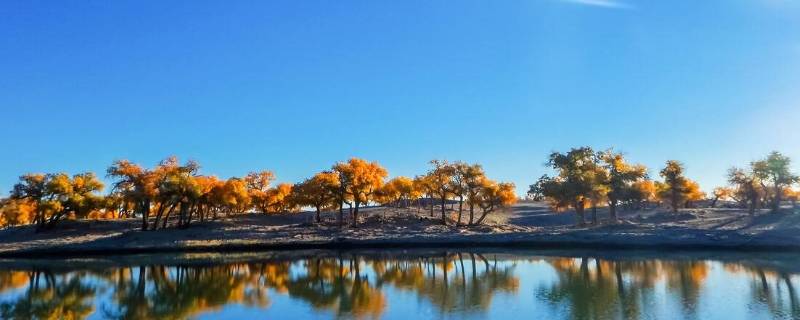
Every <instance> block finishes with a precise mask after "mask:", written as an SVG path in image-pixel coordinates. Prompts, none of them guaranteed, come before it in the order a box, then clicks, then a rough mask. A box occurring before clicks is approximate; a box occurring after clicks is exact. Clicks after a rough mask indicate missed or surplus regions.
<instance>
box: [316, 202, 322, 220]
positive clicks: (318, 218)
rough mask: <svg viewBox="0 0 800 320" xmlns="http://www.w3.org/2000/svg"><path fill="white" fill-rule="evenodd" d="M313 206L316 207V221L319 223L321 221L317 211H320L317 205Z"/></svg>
mask: <svg viewBox="0 0 800 320" xmlns="http://www.w3.org/2000/svg"><path fill="white" fill-rule="evenodd" d="M315 208H316V209H317V223H320V222H321V221H322V219H321V218H320V216H319V211H320V210H319V206H316V207H315Z"/></svg>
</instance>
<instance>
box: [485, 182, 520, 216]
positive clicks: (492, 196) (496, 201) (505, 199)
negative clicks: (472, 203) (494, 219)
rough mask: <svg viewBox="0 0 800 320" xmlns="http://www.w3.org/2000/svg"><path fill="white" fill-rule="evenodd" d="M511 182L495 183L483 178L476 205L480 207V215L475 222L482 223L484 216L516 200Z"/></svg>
mask: <svg viewBox="0 0 800 320" xmlns="http://www.w3.org/2000/svg"><path fill="white" fill-rule="evenodd" d="M515 188H516V187H515V186H514V184H513V183H505V182H501V183H497V182H494V181H491V180H489V179H484V180H483V185H482V186H481V191H480V193H479V196H478V198H477V199H478V205H479V206H480V207H481V211H482V212H481V217H480V218H478V221H476V222H475V224H481V223H483V220H484V219H486V216H487V215H488V214H489V213H491V212H494V211H495V210H496V209H498V208H504V207H507V206H509V205H512V204H514V203H516V202H517V195H516V194H515V192H514V189H515Z"/></svg>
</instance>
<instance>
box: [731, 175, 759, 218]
mask: <svg viewBox="0 0 800 320" xmlns="http://www.w3.org/2000/svg"><path fill="white" fill-rule="evenodd" d="M760 179H761V178H760V175H758V174H756V173H755V172H753V171H745V170H743V169H740V168H736V167H733V168H731V169H730V170H728V183H730V184H731V185H732V186H733V188H734V194H735V195H737V197H738V199H739V200H740V201H741V202H744V203H745V205H747V206H748V212H749V213H750V215H754V214H755V212H756V209H758V207H759V202H760V200H761V194H762V189H761V186H762V183H761V180H760Z"/></svg>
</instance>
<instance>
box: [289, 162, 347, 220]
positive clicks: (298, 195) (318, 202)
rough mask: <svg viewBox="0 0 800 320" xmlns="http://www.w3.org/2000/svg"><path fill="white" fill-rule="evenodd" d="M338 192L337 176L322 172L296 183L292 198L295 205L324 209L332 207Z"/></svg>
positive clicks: (329, 172)
mask: <svg viewBox="0 0 800 320" xmlns="http://www.w3.org/2000/svg"><path fill="white" fill-rule="evenodd" d="M338 190H339V175H337V174H336V173H334V172H331V171H323V172H320V173H317V174H315V175H314V176H313V177H311V178H308V179H306V180H305V181H303V182H301V183H298V184H297V185H295V186H294V188H293V190H292V191H293V193H294V194H293V196H292V197H293V198H294V201H295V202H296V204H297V205H300V206H312V207H315V208H319V209H320V210H321V209H324V208H328V207H332V206H334V205H335V204H336V203H335V200H336V193H337V192H338Z"/></svg>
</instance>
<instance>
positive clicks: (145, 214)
mask: <svg viewBox="0 0 800 320" xmlns="http://www.w3.org/2000/svg"><path fill="white" fill-rule="evenodd" d="M139 210H140V211H141V212H142V231H147V218H148V216H150V200H146V201H144V204H143V205H142V208H140V209H139Z"/></svg>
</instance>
